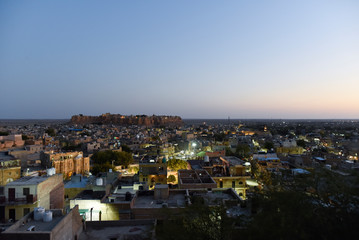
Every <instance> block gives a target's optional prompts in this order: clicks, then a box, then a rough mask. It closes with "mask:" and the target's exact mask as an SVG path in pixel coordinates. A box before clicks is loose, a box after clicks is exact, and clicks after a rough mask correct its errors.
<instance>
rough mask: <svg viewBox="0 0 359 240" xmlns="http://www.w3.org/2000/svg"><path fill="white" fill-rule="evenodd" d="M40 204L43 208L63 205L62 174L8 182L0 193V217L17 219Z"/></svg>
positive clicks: (4, 219)
mask: <svg viewBox="0 0 359 240" xmlns="http://www.w3.org/2000/svg"><path fill="white" fill-rule="evenodd" d="M40 206H41V207H43V208H45V209H62V208H63V207H64V183H63V180H62V175H60V174H57V175H52V176H41V177H40V176H37V177H22V178H20V179H18V180H16V181H13V182H11V183H8V184H7V185H6V186H5V187H4V188H3V191H2V193H1V194H0V219H2V220H3V221H8V220H9V219H12V220H13V221H14V220H18V219H20V218H22V217H23V216H25V215H26V214H28V213H29V212H31V211H33V210H34V208H35V207H40Z"/></svg>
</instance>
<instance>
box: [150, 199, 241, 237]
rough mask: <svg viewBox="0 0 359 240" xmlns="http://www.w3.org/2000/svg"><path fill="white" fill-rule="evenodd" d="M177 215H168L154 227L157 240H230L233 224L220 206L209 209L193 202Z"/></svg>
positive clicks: (197, 201) (201, 203)
mask: <svg viewBox="0 0 359 240" xmlns="http://www.w3.org/2000/svg"><path fill="white" fill-rule="evenodd" d="M192 202H193V204H192V205H190V206H188V207H186V208H184V209H183V210H182V212H181V213H180V214H179V215H170V214H169V216H168V218H167V219H166V220H165V221H161V222H160V224H158V225H157V227H156V237H157V238H158V239H159V240H164V239H166V240H167V239H169V240H175V239H176V240H177V239H178V240H188V239H198V240H202V239H203V240H217V239H218V240H221V239H222V240H226V239H232V237H231V235H236V234H234V232H235V230H234V229H233V224H232V221H231V219H229V218H228V216H227V214H226V211H225V208H224V207H222V206H217V207H209V206H206V205H205V204H204V203H203V201H200V200H199V199H198V200H195V201H194V200H193V199H192Z"/></svg>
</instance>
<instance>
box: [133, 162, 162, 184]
mask: <svg viewBox="0 0 359 240" xmlns="http://www.w3.org/2000/svg"><path fill="white" fill-rule="evenodd" d="M138 173H139V181H141V182H146V183H147V185H148V186H149V188H150V189H153V188H154V187H155V185H156V184H158V183H160V184H167V163H166V160H163V161H159V162H158V161H157V160H152V159H147V160H142V161H141V162H140V163H139V172H138Z"/></svg>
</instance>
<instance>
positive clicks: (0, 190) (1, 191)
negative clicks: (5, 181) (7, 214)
mask: <svg viewBox="0 0 359 240" xmlns="http://www.w3.org/2000/svg"><path fill="white" fill-rule="evenodd" d="M0 195H4V187H0Z"/></svg>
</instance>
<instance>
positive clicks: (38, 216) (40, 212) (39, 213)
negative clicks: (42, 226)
mask: <svg viewBox="0 0 359 240" xmlns="http://www.w3.org/2000/svg"><path fill="white" fill-rule="evenodd" d="M44 213H45V208H43V207H37V208H35V209H34V220H36V221H41V220H42V218H43V216H44Z"/></svg>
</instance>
